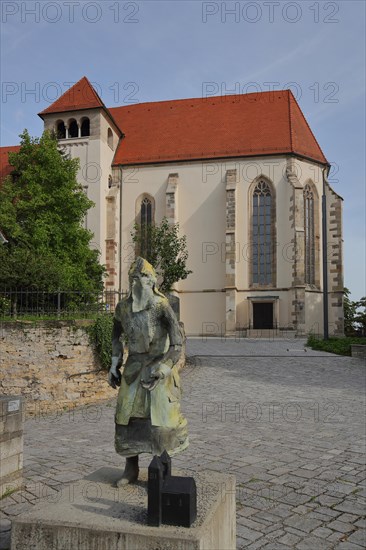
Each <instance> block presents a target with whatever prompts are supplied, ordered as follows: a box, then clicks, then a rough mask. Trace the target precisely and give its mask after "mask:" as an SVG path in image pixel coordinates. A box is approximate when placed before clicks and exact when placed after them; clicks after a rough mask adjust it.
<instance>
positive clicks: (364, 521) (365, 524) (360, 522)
mask: <svg viewBox="0 0 366 550" xmlns="http://www.w3.org/2000/svg"><path fill="white" fill-rule="evenodd" d="M355 525H356V526H357V527H361V528H362V529H366V519H365V518H362V519H359V520H357V521H356V522H355Z"/></svg>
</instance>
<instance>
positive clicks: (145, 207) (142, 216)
mask: <svg viewBox="0 0 366 550" xmlns="http://www.w3.org/2000/svg"><path fill="white" fill-rule="evenodd" d="M154 207H155V205H154V199H153V198H152V197H150V196H147V195H144V196H142V198H140V200H139V203H138V211H137V223H138V224H139V226H140V231H141V239H140V246H139V247H138V249H137V250H136V252H137V253H138V254H139V255H140V256H142V257H143V258H146V259H149V256H150V252H151V226H152V225H153V223H154Z"/></svg>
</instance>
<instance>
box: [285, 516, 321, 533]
mask: <svg viewBox="0 0 366 550" xmlns="http://www.w3.org/2000/svg"><path fill="white" fill-rule="evenodd" d="M284 524H285V525H289V526H290V527H295V529H298V530H299V531H304V532H305V533H310V532H311V531H313V530H314V529H316V528H317V527H319V526H320V525H321V522H320V521H318V520H316V519H312V518H307V517H305V516H299V515H298V514H295V515H293V516H291V517H289V518H286V519H285V520H284Z"/></svg>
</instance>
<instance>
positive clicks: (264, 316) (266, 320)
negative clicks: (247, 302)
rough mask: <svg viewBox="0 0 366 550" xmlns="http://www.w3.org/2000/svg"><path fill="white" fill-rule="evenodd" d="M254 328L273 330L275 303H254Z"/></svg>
mask: <svg viewBox="0 0 366 550" xmlns="http://www.w3.org/2000/svg"><path fill="white" fill-rule="evenodd" d="M253 328H255V329H271V328H273V303H272V302H254V303H253Z"/></svg>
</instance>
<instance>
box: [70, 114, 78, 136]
mask: <svg viewBox="0 0 366 550" xmlns="http://www.w3.org/2000/svg"><path fill="white" fill-rule="evenodd" d="M78 136H79V127H78V123H77V122H76V120H75V119H74V118H73V119H72V120H70V121H69V138H77V137H78Z"/></svg>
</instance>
